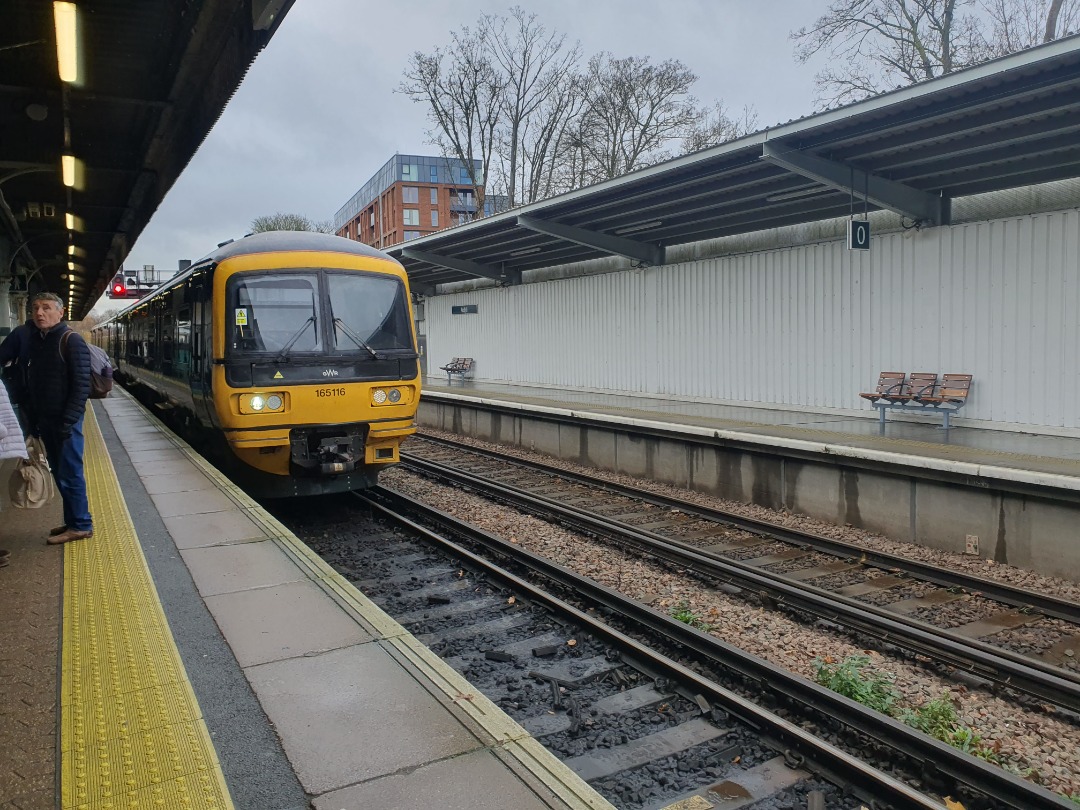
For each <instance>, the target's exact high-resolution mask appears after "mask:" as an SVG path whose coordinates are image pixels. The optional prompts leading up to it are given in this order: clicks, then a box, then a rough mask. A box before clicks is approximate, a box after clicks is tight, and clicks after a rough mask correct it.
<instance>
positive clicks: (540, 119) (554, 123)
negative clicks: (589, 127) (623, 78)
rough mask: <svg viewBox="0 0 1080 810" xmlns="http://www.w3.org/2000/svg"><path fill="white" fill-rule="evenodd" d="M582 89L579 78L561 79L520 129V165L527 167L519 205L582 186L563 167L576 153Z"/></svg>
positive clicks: (583, 94) (581, 81) (575, 76)
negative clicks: (557, 85) (553, 90)
mask: <svg viewBox="0 0 1080 810" xmlns="http://www.w3.org/2000/svg"><path fill="white" fill-rule="evenodd" d="M584 87H585V83H584V80H583V79H582V77H581V76H579V75H576V74H575V75H570V76H567V77H565V81H564V82H562V83H560V85H559V87H558V89H557V90H556V91H555V92H553V93H552V94H551V95H549V96H548V98H547V99H546V100H545V102H544V104H543V105H541V107H540V108H539V109H538V110H537V113H536V115H534V116H532V117H531V118H530V119H529V121H528V122H527V125H526V126H525V127H523V128H522V132H521V151H522V162H523V164H525V165H526V166H527V167H528V171H527V172H526V173H525V174H524V175H523V177H522V180H523V188H522V194H521V196H522V202H526V203H531V202H536V201H537V200H543V199H546V198H548V197H553V196H555V195H556V194H562V193H563V192H566V191H573V190H574V189H575V188H579V187H580V186H581V185H582V183H580V182H574V181H573V179H572V174H570V173H568V172H567V171H566V166H567V165H568V163H572V161H573V158H574V155H575V154H576V152H577V151H578V150H577V145H578V144H579V141H578V132H577V126H578V122H579V120H580V118H581V115H582V112H583V110H584V109H585V101H586V99H585V92H584Z"/></svg>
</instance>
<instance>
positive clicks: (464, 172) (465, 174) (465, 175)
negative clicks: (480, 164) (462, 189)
mask: <svg viewBox="0 0 1080 810" xmlns="http://www.w3.org/2000/svg"><path fill="white" fill-rule="evenodd" d="M458 177H459V178H460V180H458V182H459V183H471V182H472V181H471V180H470V179H469V170H468V169H466V168H465V167H464V166H461V167H459V168H458Z"/></svg>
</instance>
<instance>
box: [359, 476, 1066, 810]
mask: <svg viewBox="0 0 1080 810" xmlns="http://www.w3.org/2000/svg"><path fill="white" fill-rule="evenodd" d="M356 495H357V497H358V498H360V499H361V500H364V501H366V502H367V503H369V504H371V506H372V507H373V508H379V509H382V510H383V512H384V513H385V514H387V515H388V516H389V517H392V518H394V519H395V520H398V521H400V522H402V523H404V524H405V525H407V526H408V527H409V528H410V529H413V530H415V531H418V532H421V533H422V534H423V535H424V536H426V537H429V538H431V539H432V540H434V541H435V542H437V543H439V544H441V545H443V546H444V547H446V548H449V549H451V550H452V551H453V553H455V554H461V555H462V556H463V557H464V558H466V559H468V560H469V561H470V563H472V564H475V565H478V566H480V567H481V568H482V569H483V570H485V571H491V572H492V573H495V572H497V571H498V569H495V571H492V564H491V563H489V562H487V561H486V560H484V559H483V558H482V557H480V556H479V555H477V554H474V553H472V552H470V551H468V550H467V549H464V548H462V547H461V546H460V545H459V544H457V543H454V542H452V541H449V540H447V539H445V538H442V537H440V536H439V535H438V534H436V533H434V532H432V531H431V530H429V529H427V528H425V527H423V526H421V525H419V524H417V523H415V522H414V521H411V520H409V519H408V518H404V517H403V516H401V515H398V514H396V513H395V512H394V510H395V509H407V510H408V511H410V512H412V513H416V514H419V515H421V516H422V517H423V519H425V520H428V521H431V522H433V523H435V524H437V525H440V526H444V527H447V528H449V529H450V530H451V531H453V532H455V533H457V534H459V535H463V536H465V537H467V538H468V539H469V541H470V542H474V543H477V544H479V545H481V546H482V547H484V548H485V549H487V550H488V551H489V552H490V553H493V554H495V555H497V556H500V557H504V558H506V559H510V560H513V561H514V562H515V563H517V564H520V565H523V566H525V567H526V568H528V569H529V570H530V571H531V572H532V573H535V574H538V575H540V576H542V577H544V578H547V579H549V580H551V581H554V582H557V583H558V584H560V585H561V586H562V587H565V588H567V589H569V590H571V591H572V592H573V593H575V594H578V595H582V596H584V597H585V598H587V599H589V600H592V601H595V602H598V603H599V604H601V605H602V606H603V607H605V608H607V609H609V610H611V611H613V612H616V613H618V614H620V615H622V616H623V617H624V618H625V620H626V621H627V622H628V623H629V624H631V625H634V626H640V627H643V628H648V629H649V630H651V631H652V632H655V633H658V634H660V635H662V636H664V637H666V638H668V639H671V640H672V641H673V642H675V643H676V644H677V645H678V646H680V647H683V648H685V649H687V650H692V651H693V652H694V653H696V654H697V655H698V656H700V657H701V658H702V659H704V660H705V661H706V662H707V663H708V664H709V665H712V666H717V667H720V668H722V669H724V670H728V671H731V672H733V673H735V674H736V675H737V676H739V677H740V678H741V679H742V680H743V682H744V683H747V684H756V685H757V686H758V687H759V688H760V687H765V688H767V689H768V690H769V691H771V692H772V693H774V695H775V697H776V698H777V699H778V700H779V701H780V702H781V703H785V704H788V705H798V706H804V707H809V708H810V709H811V710H812V711H813V712H814V713H815V714H816V715H823V716H825V717H830V718H834V719H835V720H837V721H839V722H840V723H841V724H843V725H844V726H846V727H848V728H850V729H853V730H855V731H857V732H859V733H861V734H864V735H866V736H867V737H870V738H872V739H873V740H875V741H876V742H877V743H878V744H880V745H884V746H886V747H887V748H889V749H891V750H895V751H899V752H902V753H903V754H904V755H905V756H907V757H908V758H909V759H910V760H911V761H912V762H913V763H916V764H918V766H919V767H920V769H921V773H920V774H919V778H921V779H923V780H924V781H926V782H927V783H930V784H935V785H942V786H943V789H944V792H945V793H950V794H951V793H953V792H954V791H955V790H956V789H957V788H959V787H960V786H963V787H964V789H965V790H967V791H969V792H970V793H971V794H972V795H977V796H986V797H989V798H990V799H991V800H993V801H995V802H998V803H999V805H1000V806H1002V807H1005V808H1014V810H1055V809H1056V810H1063V809H1064V808H1073V807H1075V805H1074V804H1072V803H1071V802H1069V801H1067V800H1065V799H1063V798H1062V797H1060V796H1057V795H1055V794H1054V793H1051V792H1050V791H1049V790H1047V789H1046V788H1043V787H1041V786H1039V785H1035V784H1032V783H1030V782H1027V781H1025V780H1023V779H1020V778H1019V777H1018V776H1015V775H1014V774H1011V773H1008V772H1006V771H1004V770H1002V769H1001V768H998V767H997V766H994V765H990V764H989V763H986V762H983V761H982V760H979V759H976V758H975V757H972V756H969V755H967V754H964V753H963V752H961V751H959V750H957V749H955V748H953V747H951V746H949V745H946V744H945V743H942V742H939V741H938V740H936V739H933V738H932V737H929V736H927V735H925V734H922V733H921V732H918V731H915V730H914V729H912V728H910V727H909V726H906V725H904V724H903V723H900V722H898V721H896V720H893V719H892V718H890V717H886V716H885V715H883V714H880V713H878V712H875V711H873V710H870V709H867V708H866V707H864V706H862V705H861V704H859V703H856V702H855V701H853V700H850V699H848V698H846V697H843V696H842V695H839V694H837V693H836V692H833V691H832V690H829V689H826V688H825V687H823V686H819V685H818V684H816V683H813V682H811V681H809V680H807V679H806V678H802V677H800V676H798V675H795V674H793V673H791V672H788V671H787V670H786V669H783V668H781V667H777V666H775V665H773V664H770V663H769V662H768V661H765V660H764V659H761V658H758V657H757V656H754V655H752V654H750V653H747V652H745V651H743V650H740V649H738V648H737V647H734V646H733V645H730V644H727V643H725V642H723V641H720V640H719V639H716V638H714V637H713V636H711V635H708V634H707V633H704V632H702V631H700V630H697V629H695V628H693V627H690V626H689V625H687V624H685V623H683V622H680V621H678V620H676V619H674V618H672V617H671V616H668V615H666V614H663V613H660V612H659V611H656V610H654V609H652V608H650V607H648V606H646V605H643V604H641V603H640V602H636V601H635V600H632V599H629V598H628V597H626V596H623V595H622V594H620V593H619V592H617V591H614V590H612V589H610V588H607V587H606V586H603V585H601V584H599V583H597V582H595V581H593V580H591V579H588V578H586V577H583V576H581V575H579V574H576V573H574V572H573V571H570V570H569V569H567V568H564V567H563V566H560V565H558V564H556V563H554V562H551V561H550V560H547V559H545V558H543V557H541V556H539V555H536V554H533V553H532V552H529V551H527V550H525V549H522V548H520V546H518V545H516V544H513V543H510V542H509V541H507V540H503V539H502V538H500V537H497V536H495V535H492V534H490V533H488V532H485V531H483V530H482V529H479V528H477V527H475V526H472V525H470V524H468V523H465V522H463V521H461V520H459V519H458V518H456V517H454V516H452V515H449V514H447V513H445V512H442V511H440V510H438V509H435V508H433V507H431V506H428V505H426V504H424V503H421V502H419V501H415V500H413V499H411V498H409V497H407V496H405V495H402V494H400V493H397V492H394V491H393V490H389V489H387V488H385V487H378V488H376V489H374V490H369V491H367V492H366V493H364V494H363V495H361V494H360V493H356ZM496 575H497V576H499V577H500V578H501V579H503V581H505V582H507V583H508V584H510V585H511V587H513V588H515V589H518V590H519V591H520V592H521V593H523V594H525V595H526V596H527V598H529V599H532V600H533V601H536V602H538V603H541V604H547V605H552V606H554V605H556V604H558V605H559V607H558V609H559V610H565V611H566V614H567V615H569V616H571V617H572V618H573V620H574V621H575V622H578V623H580V624H581V625H583V626H584V627H586V628H587V629H588V630H589V631H590V632H593V633H595V634H596V635H597V636H599V637H601V638H604V639H605V640H607V641H608V642H609V643H611V644H613V645H615V646H620V647H623V649H627V650H630V651H631V653H632V656H633V657H634V658H635V659H639V660H641V661H644V662H646V663H647V665H648V666H651V667H654V668H655V669H656V670H659V671H661V672H666V673H668V676H669V677H672V678H673V679H675V680H682V681H683V682H686V683H690V684H692V685H693V686H694V688H695V689H697V690H698V691H700V692H701V693H702V694H703V695H705V696H707V697H708V698H709V699H710V700H711V701H712V702H714V703H715V704H717V705H719V706H721V707H722V708H723V709H724V710H725V711H727V712H729V713H730V714H732V715H734V716H736V717H738V718H739V719H741V720H743V721H744V722H746V723H750V724H751V725H754V726H757V727H758V728H761V729H766V730H767V735H768V736H769V737H770V738H772V739H773V740H774V741H775V742H776V743H777V744H778V748H779V750H782V751H785V753H787V754H788V755H789V757H794V758H795V759H796V760H799V759H804V760H807V761H809V762H812V763H814V766H815V767H816V768H817V770H818V772H819V773H821V774H822V775H824V776H825V777H826V778H828V779H829V780H830V781H832V782H834V784H838V785H840V786H847V787H848V789H850V790H851V792H853V793H855V794H856V795H857V796H859V798H861V799H864V800H865V801H867V802H868V803H869V805H870V806H871V807H880V806H881V804H880V803H881V802H887V803H892V804H893V806H894V807H896V808H903V809H904V810H907V809H908V808H911V810H916V809H918V810H924V809H927V810H928V809H929V808H933V809H934V810H941V808H942V805H941V804H940V803H939V802H937V800H935V799H932V798H930V797H928V796H925V795H924V794H922V793H919V792H918V791H916V790H914V789H913V788H911V787H910V786H908V785H905V784H904V783H902V782H900V781H899V780H897V779H894V778H893V777H891V776H888V775H886V774H884V773H882V772H880V771H878V770H877V769H876V768H873V767H872V766H870V765H868V764H866V763H864V762H862V761H861V760H858V759H856V758H855V757H853V756H851V755H850V754H847V753H846V752H844V751H841V750H840V749H838V748H836V747H835V746H833V745H831V744H829V743H826V742H825V741H823V740H820V739H818V738H817V737H815V736H814V735H812V734H810V733H808V732H807V731H805V730H804V729H802V728H800V727H799V726H797V725H795V724H793V723H790V722H788V721H786V720H784V719H783V718H780V717H778V716H776V715H775V714H773V713H772V712H769V711H767V710H765V709H762V708H761V707H759V706H758V705H757V704H755V703H753V702H751V701H749V700H747V699H745V698H743V697H741V696H739V695H737V694H735V693H734V692H731V691H730V690H728V689H726V688H725V687H723V686H721V685H719V684H716V683H714V682H712V681H710V680H708V679H706V678H704V677H703V676H701V675H700V674H698V673H696V672H694V671H693V670H691V669H689V668H687V667H685V666H683V665H681V664H678V663H676V662H674V661H672V660H671V659H669V658H667V657H666V656H663V655H661V654H659V653H657V652H655V651H654V650H652V649H650V648H649V647H647V646H645V645H644V644H642V643H640V642H638V641H636V640H634V639H632V638H630V637H629V636H627V635H626V634H624V633H622V632H620V631H618V630H616V629H614V628H612V627H610V626H609V625H607V624H606V623H604V622H601V621H600V620H599V619H596V618H595V617H593V616H590V615H589V614H588V613H585V612H583V611H581V610H580V609H578V608H575V607H573V606H570V605H565V603H561V602H558V600H555V599H554V598H553V597H551V596H550V595H549V594H547V593H545V592H544V591H543V590H542V589H539V588H537V587H535V586H534V585H532V584H531V583H529V582H528V581H527V580H525V579H522V578H521V577H517V576H515V575H513V574H508V573H507V572H498V573H497V574H496ZM564 605H565V607H564Z"/></svg>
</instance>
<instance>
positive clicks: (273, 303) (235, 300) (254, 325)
mask: <svg viewBox="0 0 1080 810" xmlns="http://www.w3.org/2000/svg"><path fill="white" fill-rule="evenodd" d="M318 283H319V282H318V276H317V275H316V274H315V273H276V274H273V275H264V276H250V277H245V276H240V277H233V278H232V279H230V280H229V292H228V295H227V298H226V300H227V309H226V321H227V324H228V335H229V346H230V349H231V351H233V352H282V351H286V350H287V351H289V352H313V351H321V350H322V337H321V333H320V327H319V307H318V303H317V302H318V295H317V290H318Z"/></svg>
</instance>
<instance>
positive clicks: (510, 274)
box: [401, 248, 521, 284]
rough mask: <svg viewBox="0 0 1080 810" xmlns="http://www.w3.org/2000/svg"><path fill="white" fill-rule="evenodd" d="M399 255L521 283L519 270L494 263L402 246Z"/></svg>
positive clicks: (500, 280) (486, 276) (478, 274)
mask: <svg viewBox="0 0 1080 810" xmlns="http://www.w3.org/2000/svg"><path fill="white" fill-rule="evenodd" d="M401 255H402V256H403V257H405V258H406V259H413V260H415V261H418V262H427V263H428V264H434V265H435V266H436V267H446V268H449V269H450V270H457V271H458V272H459V273H468V274H469V275H473V276H477V277H479V278H490V279H494V280H495V281H499V282H502V283H503V284H520V283H521V271H520V270H507V269H505V268H503V267H499V266H497V265H494V264H481V263H480V262H471V261H469V260H467V259H455V258H453V257H451V256H443V255H441V254H439V253H431V252H429V251H427V250H415V249H413V248H404V249H403V250H402V251H401Z"/></svg>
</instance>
